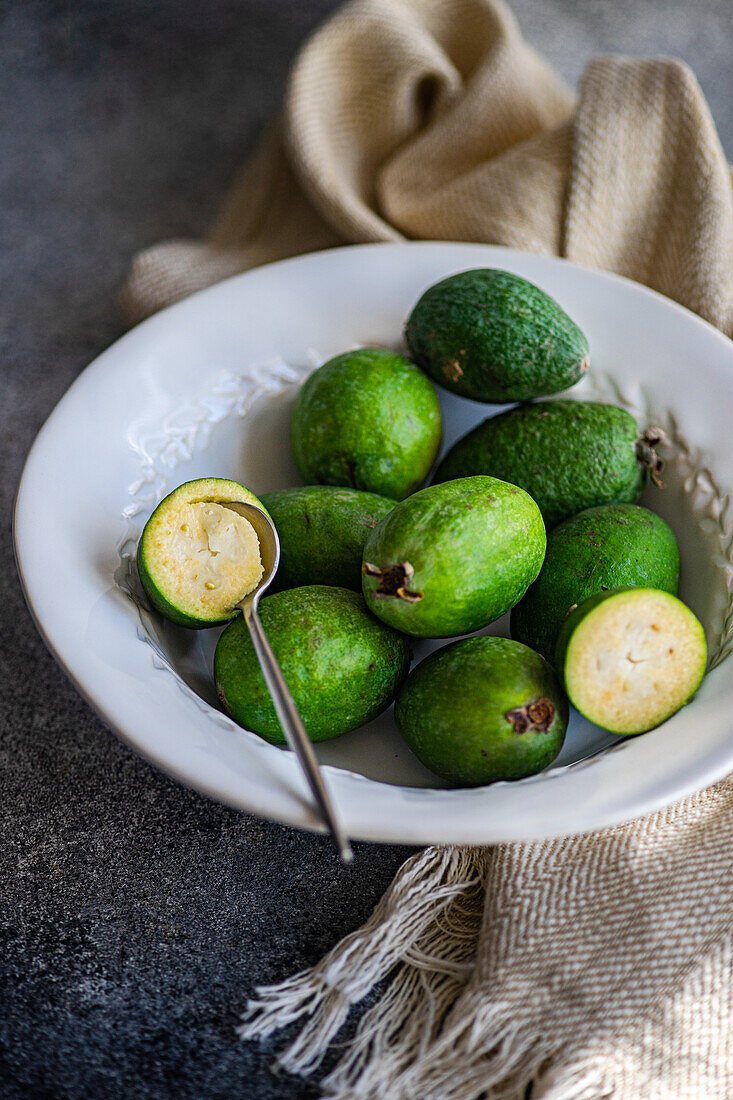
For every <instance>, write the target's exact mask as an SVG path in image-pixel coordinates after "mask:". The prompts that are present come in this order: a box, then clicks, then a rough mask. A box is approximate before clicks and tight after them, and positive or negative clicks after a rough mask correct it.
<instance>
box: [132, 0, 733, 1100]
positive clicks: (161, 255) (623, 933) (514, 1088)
mask: <svg viewBox="0 0 733 1100" xmlns="http://www.w3.org/2000/svg"><path fill="white" fill-rule="evenodd" d="M405 237H407V238H412V237H427V238H443V239H452V240H475V241H488V242H493V243H498V244H505V245H512V246H514V247H517V248H522V249H527V250H530V251H534V252H541V253H545V254H552V255H563V256H567V257H570V258H571V259H573V260H577V261H579V262H581V263H585V264H589V265H591V266H595V267H601V268H606V269H608V270H611V271H616V272H619V273H621V274H623V275H628V276H630V277H632V278H634V279H637V280H639V281H641V282H644V283H647V284H648V285H649V286H652V287H654V288H655V289H657V290H660V291H662V292H663V293H664V294H667V295H669V296H670V297H672V298H675V299H676V300H677V301H679V302H682V303H683V304H684V305H686V306H688V307H689V308H690V309H693V310H695V311H696V312H698V313H699V314H700V315H701V316H702V317H705V318H706V319H707V320H709V321H711V322H712V323H713V324H715V325H717V326H718V327H719V328H720V329H722V330H723V331H724V332H726V333H728V334H729V335H731V334H733V196H732V192H731V175H730V170H729V167H728V165H727V163H726V160H725V157H724V155H723V152H722V149H721V147H720V143H719V141H718V138H717V135H716V132H715V128H714V126H713V123H712V120H711V118H710V114H709V112H708V109H707V105H706V103H705V100H704V98H703V96H702V93H701V91H700V89H699V87H698V85H697V83H696V81H695V78H694V76H693V75H692V73H691V72H690V71H689V69H687V68H686V67H685V65H683V64H682V63H681V62H678V61H674V60H654V61H643V60H629V59H625V58H610V59H608V58H607V59H601V60H596V61H593V62H591V64H590V65H589V66H588V69H587V70H586V73H585V76H584V77H583V80H582V82H581V86H580V91H579V95H578V98H577V101H576V99H575V98H574V96H573V95H572V94H571V92H570V91H569V90H568V89H567V88H566V87H565V86H564V85H563V83H562V82H561V81H559V80H558V79H557V77H556V76H554V75H553V73H552V72H551V71H550V70H549V69H548V68H547V66H546V65H545V64H544V63H543V62H542V60H541V59H540V58H539V57H538V56H537V55H536V54H535V53H534V52H533V51H532V50H531V49H530V48H529V47H528V46H527V45H526V44H525V43H524V42H523V41H522V39H521V37H520V35H519V32H518V30H517V27H516V25H515V23H514V21H513V19H512V17H511V15H510V13H509V12H508V11H507V10H506V8H504V7H503V6H502V5H501V4H500V3H499V2H496V0H360V2H358V3H355V4H351V5H349V6H347V7H345V8H343V9H341V10H340V11H339V12H338V13H337V14H336V15H335V16H334V17H333V18H332V19H331V20H330V21H329V22H328V23H327V24H326V25H325V26H324V27H323V28H322V29H321V30H320V31H318V32H317V33H316V35H315V36H314V37H313V38H312V39H311V40H310V42H308V43H307V44H306V46H305V47H304V48H303V50H302V51H301V53H300V55H299V57H298V58H297V60H296V63H295V65H294V68H293V71H292V74H291V78H290V82H289V86H288V91H287V95H286V100H285V107H284V112H283V119H282V122H281V123H279V124H278V125H277V126H276V127H275V128H273V130H272V131H271V132H270V133H269V134H268V135H267V137H266V139H265V141H264V142H263V144H262V146H261V148H260V149H259V151H258V152H257V153H256V154H255V156H254V157H253V159H252V161H251V162H250V164H249V165H248V166H247V167H246V168H245V169H244V172H243V174H242V176H241V177H240V179H239V180H238V181H237V183H236V184H235V186H234V187H233V190H232V192H231V194H230V196H229V199H228V201H227V204H226V207H225V209H224V211H223V213H222V214H221V217H220V219H219V222H218V224H217V225H216V226H215V228H214V230H213V232H212V234H211V236H210V238H209V239H208V240H206V241H203V242H187V241H172V242H169V243H167V244H163V245H159V246H157V247H155V248H153V249H150V250H149V251H147V252H145V253H143V254H142V255H140V256H138V257H137V259H136V260H135V262H134V264H133V267H132V271H131V273H130V276H129V279H128V282H127V284H126V286H125V288H124V292H123V305H124V308H125V310H126V313H127V315H128V316H129V317H130V319H132V320H138V319H140V318H142V317H144V316H146V315H147V314H149V313H152V312H154V311H155V310H156V309H159V308H160V307H161V306H164V305H167V304H168V303H170V302H172V301H175V300H177V299H179V298H182V297H184V296H185V295H186V294H189V293H190V292H191V291H193V290H196V289H198V288H200V287H203V286H206V285H208V284H209V283H212V282H215V281H216V280H217V279H221V278H223V277H224V276H226V275H230V274H233V273H235V272H237V271H241V270H243V269H245V268H248V267H252V266H254V265H256V264H261V263H265V262H267V261H270V260H275V259H279V258H282V257H284V256H288V255H291V254H293V253H296V252H301V251H308V250H312V249H317V248H323V247H327V246H330V245H334V244H338V243H342V242H354V241H380V240H400V239H402V238H405ZM732 864H733V783H731V781H724V782H722V783H720V784H718V785H717V786H716V787H714V788H713V789H711V790H708V791H705V792H703V793H701V794H698V795H695V796H694V797H692V798H688V799H686V800H684V801H683V802H681V803H679V804H678V805H676V806H674V807H673V808H671V809H669V810H665V811H663V812H660V813H657V814H654V815H653V816H651V817H648V818H645V819H643V820H640V821H636V822H633V823H631V824H629V825H624V826H620V827H617V828H614V829H609V830H607V831H605V832H603V833H600V834H597V835H594V836H582V837H571V838H565V839H561V840H551V841H547V842H544V843H537V844H506V845H499V846H497V847H494V848H491V849H456V848H429V849H427V850H426V851H425V852H423V853H421V854H420V855H417V856H415V857H414V858H413V859H411V860H409V861H408V862H407V863H406V864H405V865H404V867H403V868H402V869H401V870H400V871H399V872H398V874H397V876H396V878H395V881H394V883H393V885H392V887H391V888H390V890H389V891H388V893H387V894H386V895H385V897H384V898H383V900H382V901H381V902H380V904H379V906H378V907H377V909H376V910H375V912H374V914H373V916H372V917H371V918H370V920H369V922H368V923H367V924H366V925H365V927H364V928H363V929H361V930H360V931H358V932H356V933H354V934H353V935H352V936H350V937H348V938H347V939H346V940H345V941H344V942H343V943H341V944H339V945H337V946H336V947H335V948H334V949H333V951H332V952H331V953H330V954H329V955H328V956H327V957H326V958H325V959H324V960H323V961H322V962H321V963H320V964H319V965H318V966H316V967H315V968H313V969H312V970H310V971H306V972H305V973H303V974H300V975H296V976H295V977H294V978H290V979H287V980H286V981H285V982H283V983H282V984H281V985H279V986H275V987H271V988H268V989H264V990H260V991H259V992H258V996H259V999H258V1001H256V1002H254V1003H253V1004H252V1005H250V1008H249V1010H248V1014H247V1019H246V1021H245V1023H244V1024H243V1027H242V1036H243V1037H245V1038H253V1037H256V1036H266V1035H269V1034H270V1033H271V1032H273V1031H274V1030H275V1029H276V1028H278V1027H281V1026H283V1025H286V1024H293V1023H296V1022H297V1023H298V1029H297V1031H296V1034H295V1037H294V1038H293V1039H292V1042H291V1045H290V1047H289V1048H288V1050H287V1051H286V1052H285V1053H284V1054H283V1055H281V1057H280V1064H281V1065H282V1066H283V1067H284V1068H286V1069H290V1070H293V1071H296V1072H301V1073H308V1072H311V1071H313V1070H314V1069H315V1068H316V1067H317V1066H318V1064H319V1062H320V1060H321V1058H322V1057H323V1054H324V1052H325V1050H326V1048H327V1046H328V1044H329V1043H330V1041H331V1039H333V1038H334V1036H335V1035H336V1033H337V1032H338V1030H339V1028H340V1027H341V1025H342V1023H343V1022H344V1020H345V1019H346V1016H347V1014H348V1012H349V1008H350V1006H351V1005H352V1004H355V1003H356V1002H358V1001H360V1000H361V999H362V998H363V997H364V996H366V994H367V993H368V992H369V991H370V990H371V989H372V987H373V986H374V985H375V983H377V982H379V981H380V979H382V978H384V977H385V976H386V975H388V974H390V973H392V980H391V982H390V984H389V985H388V986H387V987H386V989H384V990H383V991H382V992H381V995H380V996H379V998H378V999H377V1001H376V1003H375V1004H374V1005H373V1006H372V1007H371V1008H370V1010H369V1011H368V1012H367V1014H366V1015H365V1016H364V1017H363V1018H362V1020H361V1021H360V1024H359V1027H358V1030H357V1032H356V1036H355V1038H354V1040H353V1041H352V1043H351V1044H350V1046H349V1047H347V1049H346V1053H345V1054H344V1055H343V1057H342V1059H341V1062H340V1063H339V1064H338V1066H337V1067H336V1069H335V1070H334V1071H333V1072H332V1073H331V1074H330V1075H329V1077H328V1078H327V1079H326V1081H325V1082H324V1083H323V1087H324V1089H325V1090H326V1094H327V1095H329V1096H334V1097H338V1098H339V1100H347V1098H349V1100H350V1098H354V1100H356V1098H357V1097H359V1098H361V1100H474V1098H475V1100H478V1098H479V1097H483V1096H490V1097H507V1098H509V1097H511V1098H516V1100H525V1098H526V1097H527V1095H528V1092H527V1089H528V1087H529V1086H530V1085H531V1086H532V1091H531V1096H532V1100H539V1098H543V1100H550V1098H552V1100H598V1098H600V1097H613V1098H614V1100H718V1098H719V1100H730V1098H731V1097H733V1023H732V1020H731V1015H732V1013H733V972H732V969H731V968H732V966H733V915H732V914H733V866H732Z"/></svg>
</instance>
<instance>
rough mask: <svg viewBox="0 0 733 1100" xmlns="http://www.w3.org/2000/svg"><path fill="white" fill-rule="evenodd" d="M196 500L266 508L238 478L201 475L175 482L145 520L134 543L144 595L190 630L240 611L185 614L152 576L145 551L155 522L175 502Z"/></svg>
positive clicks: (172, 507) (151, 565)
mask: <svg viewBox="0 0 733 1100" xmlns="http://www.w3.org/2000/svg"><path fill="white" fill-rule="evenodd" d="M200 501H206V502H211V503H212V504H222V503H226V504H231V503H236V502H237V501H242V502H244V503H245V504H254V505H256V507H258V508H262V509H263V511H266V509H265V508H264V507H263V505H262V503H261V501H260V500H259V499H258V498H257V497H256V496H255V495H254V493H252V492H250V490H249V489H247V488H246V486H244V485H240V484H239V482H238V481H231V480H229V479H228V478H223V477H201V478H196V479H195V480H193V481H186V482H184V483H183V485H179V486H178V488H177V489H174V490H173V492H171V493H169V494H168V496H167V497H164V498H163V500H161V502H160V504H159V505H158V506H157V508H156V509H155V511H154V512H153V514H152V515H151V517H150V519H149V520H148V522H147V523H146V524H145V527H144V528H143V533H142V535H141V536H140V541H139V542H138V544H137V571H138V576H139V577H140V583H141V584H142V586H143V588H144V590H145V595H146V596H147V597H148V599H149V600H150V603H151V604H152V606H153V607H154V608H155V610H156V611H158V612H160V614H161V615H163V616H164V617H165V618H166V619H168V620H170V622H172V623H176V625H177V626H185V627H188V628H189V629H190V630H203V629H207V628H208V627H211V626H221V625H222V623H228V622H229V621H230V620H231V619H233V618H234V617H235V616H236V615H239V614H240V612H239V609H238V608H234V609H233V610H232V611H231V612H230V613H229V614H227V615H225V616H224V617H220V616H217V617H215V618H211V619H203V618H199V617H196V616H193V615H187V614H185V612H183V611H181V610H180V608H178V607H176V606H175V604H173V603H171V601H170V600H169V599H168V598H167V596H166V593H165V591H164V589H161V587H160V583H161V582H160V580H159V578H157V577H156V574H155V568H154V566H153V564H152V562H151V561H150V557H151V555H149V554H148V544H149V543H150V542H151V541H152V538H153V536H154V534H155V528H156V525H157V524H159V523H160V522H161V521H164V520H165V515H166V513H167V512H172V511H174V510H175V508H176V507H177V506H178V505H180V504H193V503H198V502H200Z"/></svg>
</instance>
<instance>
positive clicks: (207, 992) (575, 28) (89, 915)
mask: <svg viewBox="0 0 733 1100" xmlns="http://www.w3.org/2000/svg"><path fill="white" fill-rule="evenodd" d="M332 7H334V4H333V3H332V0H207V2H203V3H202V2H200V0H199V2H195V0H107V2H104V0H96V2H95V0H76V2H72V0H4V2H3V3H2V4H0V242H1V246H0V316H1V321H0V348H1V356H2V357H1V360H0V363H1V366H0V370H1V371H2V380H3V385H2V401H1V402H0V414H1V415H2V431H1V432H0V470H1V471H2V482H1V484H0V494H1V498H2V524H1V525H0V538H1V539H2V553H3V559H2V560H3V567H2V570H0V608H2V615H3V619H4V625H3V631H2V645H1V646H0V680H1V686H0V698H1V699H2V714H1V716H0V722H1V723H2V726H1V732H0V769H1V770H0V814H1V815H2V829H1V833H0V883H1V885H0V1095H1V1096H2V1097H49V1098H50V1097H70V1098H71V1097H73V1098H75V1100H76V1098H81V1097H107V1096H109V1097H115V1098H118V1100H119V1098H121V1097H136V1098H137V1097H161V1098H162V1097H170V1096H175V1097H177V1098H178V1100H184V1098H189V1097H190V1098H197V1100H198V1098H203V1097H205V1098H208V1097H222V1098H223V1097H233V1096H239V1097H247V1098H249V1097H257V1098H260V1097H261V1098H271V1097H273V1098H274V1097H307V1096H312V1095H315V1091H314V1089H313V1088H312V1087H309V1086H304V1085H301V1084H300V1083H299V1082H298V1081H295V1080H293V1079H283V1078H280V1079H275V1078H273V1077H271V1076H270V1074H269V1073H268V1071H267V1068H266V1067H267V1062H268V1053H267V1051H264V1052H263V1051H260V1050H259V1049H258V1048H255V1047H251V1046H242V1045H240V1044H238V1043H237V1042H236V1041H235V1039H234V1033H233V1028H234V1024H235V1021H236V1018H237V1013H238V1012H239V1011H240V1009H241V1008H242V1006H243V1004H244V1002H245V1000H246V998H247V995H248V994H249V993H250V991H251V990H252V988H253V986H254V984H255V983H256V982H262V981H268V980H271V979H276V978H279V977H282V976H284V975H286V974H289V973H290V972H291V971H293V970H295V969H298V968H300V967H302V966H303V965H305V964H307V963H310V962H313V961H315V960H316V959H317V958H318V957H319V956H320V955H321V953H322V952H323V951H324V950H325V949H326V948H328V947H329V946H330V945H331V944H333V943H334V942H335V941H336V940H337V939H338V938H339V937H340V936H342V935H343V934H344V933H345V932H347V931H349V930H350V929H352V928H354V927H355V926H356V925H357V924H359V922H361V921H362V920H363V919H364V918H365V917H366V916H367V914H368V913H369V911H370V910H371V908H372V906H373V905H374V903H375V902H376V900H377V898H378V897H379V895H380V894H381V893H382V891H383V890H384V888H385V887H386V886H387V884H388V883H389V881H390V879H391V877H392V875H393V873H394V871H395V870H396V869H397V867H398V866H399V864H400V863H401V861H402V860H403V858H404V857H405V855H406V854H407V850H406V849H400V848H387V847H378V846H376V845H364V844H362V845H359V846H358V852H357V858H356V861H355V863H354V865H353V867H352V868H350V869H348V870H345V869H343V868H342V867H340V866H339V864H338V862H337V861H336V859H335V857H334V855H333V853H332V851H331V848H330V846H329V843H328V842H327V841H326V840H325V839H322V838H320V837H314V836H308V835H303V834H300V833H297V832H294V831H292V830H290V829H287V828H284V827H281V826H279V825H272V824H268V823H266V822H262V821H257V820H255V819H254V818H248V817H242V816H239V815H237V814H235V813H233V812H231V811H230V810H226V809H223V808H222V807H220V806H215V805H212V804H211V803H210V802H208V801H207V800H206V799H204V798H202V797H200V796H199V795H197V794H193V793H190V792H188V791H185V790H181V789H180V788H179V787H178V786H176V785H175V784H174V783H173V782H171V781H169V780H168V779H165V778H164V777H163V776H161V775H159V774H158V773H157V772H155V771H153V770H152V768H151V767H149V766H148V765H147V764H145V763H143V762H142V761H140V760H138V759H137V758H136V757H135V756H133V755H132V753H131V752H130V751H129V750H128V749H127V748H124V747H123V746H122V745H120V744H119V743H118V742H117V741H116V740H115V738H114V737H112V736H111V735H110V734H109V733H108V731H107V730H106V729H105V728H104V727H103V726H102V725H101V724H100V722H99V721H98V720H97V719H96V718H95V717H94V715H93V714H91V713H90V711H89V709H88V707H87V706H86V705H85V703H83V702H82V700H81V699H80V698H79V697H78V696H77V694H76V692H75V691H74V690H73V688H72V687H71V686H70V685H69V683H67V681H66V679H65V677H64V675H63V674H62V673H61V671H60V670H59V669H58V668H57V667H56V665H55V663H54V661H53V660H52V658H51V657H50V656H49V654H48V653H47V652H46V650H45V649H44V646H43V644H42V643H41V641H40V638H39V637H38V634H37V632H36V630H35V628H34V626H33V625H32V623H31V621H30V618H29V616H28V613H27V611H26V609H25V606H24V603H23V599H22V596H21V594H20V591H19V588H18V582H17V578H16V575H15V571H14V568H13V564H12V551H11V545H10V514H11V508H12V501H13V497H14V494H15V489H16V485H17V481H18V478H19V475H20V471H21V467H22V463H23V459H24V457H25V455H26V453H27V450H28V448H29V446H30V444H31V441H32V439H33V437H34V435H35V433H36V432H37V430H38V428H40V426H41V424H42V423H43V421H44V419H45V418H46V416H47V415H48V413H49V412H50V411H51V409H52V408H53V406H54V404H55V403H56V401H57V400H58V399H59V398H60V397H61V395H62V394H63V392H64V391H65V390H66V388H67V387H68V385H69V384H70V383H71V382H72V380H73V379H74V378H75V377H76V375H77V374H78V373H79V371H80V370H81V369H82V368H83V367H84V366H85V365H86V364H87V363H88V362H89V361H90V360H91V359H92V358H94V356H96V355H97V354H98V353H99V352H100V351H102V349H103V348H105V347H106V346H107V345H108V344H110V343H111V342H112V341H113V340H114V339H115V338H116V337H117V336H118V335H119V334H120V333H121V331H122V325H121V322H120V320H119V318H118V316H117V313H116V308H115V294H116V291H117V288H118V286H119V284H120V280H121V278H122V276H123V273H124V271H125V268H126V266H127V263H128V260H129V258H130V256H131V255H132V253H134V252H135V251H136V250H137V249H139V248H141V247H142V246H144V245H147V244H150V243H152V242H154V241H157V240H159V239H160V238H165V237H168V236H174V235H185V234H198V233H200V232H201V231H202V230H203V229H204V228H205V227H206V225H207V223H208V222H209V220H210V219H211V217H212V215H213V213H214V211H215V210H216V207H217V203H218V202H219V199H220V197H221V195H222V192H223V190H224V188H225V187H226V185H227V182H228V181H229V179H230V178H231V176H232V174H233V172H234V170H235V169H236V167H237V165H238V164H239V163H240V162H241V161H242V159H243V157H244V156H245V155H246V154H247V151H248V150H249V149H250V147H251V145H252V142H253V141H254V139H255V137H256V135H257V133H258V131H259V130H260V128H261V126H262V124H263V123H264V122H265V120H266V119H267V118H268V117H269V116H270V115H271V113H272V112H273V111H274V110H275V109H276V107H277V104H278V99H279V96H280V92H281V89H282V84H283V79H284V77H285V73H286V70H287V67H288V63H289V61H290V59H291V58H292V56H293V54H294V53H295V51H296V49H297V47H298V44H299V43H300V42H301V41H302V39H303V38H304V37H305V35H306V34H307V33H308V32H309V31H310V29H311V28H312V27H313V26H314V25H315V24H316V23H317V22H318V21H319V20H321V19H322V18H323V17H324V16H325V15H326V14H327V13H328V12H329V10H331V8H332ZM514 7H515V10H516V12H517V15H518V17H519V20H520V23H521V25H522V27H523V29H524V31H525V33H526V35H527V37H528V38H529V39H530V41H531V42H533V43H534V44H536V45H537V46H538V47H539V48H540V49H542V50H543V51H544V52H545V54H546V55H547V56H548V57H549V58H550V59H551V61H552V62H553V63H554V64H555V65H556V66H557V67H558V69H560V70H561V71H562V72H563V73H564V74H565V76H567V77H568V78H569V79H571V80H576V79H577V77H578V76H579V75H580V73H581V71H582V68H583V66H584V65H585V62H586V61H587V59H588V58H589V57H590V56H591V55H592V54H594V53H598V52H604V51H605V52H610V51H615V52H625V53H631V54H676V55H679V56H681V57H683V58H685V60H687V61H688V62H689V63H690V64H691V65H692V66H693V67H694V68H695V70H696V71H697V73H698V76H699V79H700V82H701V84H702V86H703V89H704V91H705V93H706V95H707V97H708V99H709V101H710V104H711V106H712V110H713V114H714V115H715V117H716V119H717V121H718V125H719V128H720V132H721V136H722V139H723V143H724V144H725V146H726V148H727V149H728V153H729V155H733V96H732V95H731V92H732V90H733V88H732V86H731V85H732V82H731V69H730V65H731V53H730V50H731V41H732V39H733V4H731V2H730V0H696V2H695V3H692V2H690V0H518V2H517V3H515V5H514ZM49 538H53V531H49Z"/></svg>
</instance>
